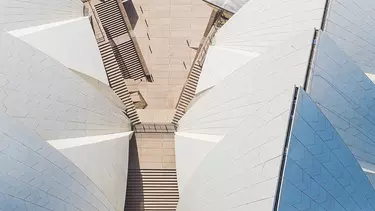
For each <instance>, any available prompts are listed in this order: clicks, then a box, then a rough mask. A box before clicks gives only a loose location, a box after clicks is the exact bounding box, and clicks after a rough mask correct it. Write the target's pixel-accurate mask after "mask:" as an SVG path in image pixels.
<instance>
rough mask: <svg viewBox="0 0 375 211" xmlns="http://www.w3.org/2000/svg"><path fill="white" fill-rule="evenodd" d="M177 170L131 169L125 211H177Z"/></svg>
mask: <svg viewBox="0 0 375 211" xmlns="http://www.w3.org/2000/svg"><path fill="white" fill-rule="evenodd" d="M178 199H179V196H178V186H177V175H176V169H129V171H128V183H127V191H126V201H125V211H147V210H153V211H155V210H160V211H169V210H170V211H172V210H173V211H175V210H176V207H177V203H178Z"/></svg>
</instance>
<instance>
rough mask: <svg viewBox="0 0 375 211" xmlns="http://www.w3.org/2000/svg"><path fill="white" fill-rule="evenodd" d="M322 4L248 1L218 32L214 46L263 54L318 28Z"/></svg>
mask: <svg viewBox="0 0 375 211" xmlns="http://www.w3.org/2000/svg"><path fill="white" fill-rule="evenodd" d="M325 1H326V0H285V1H284V0H273V1H270V0H252V1H248V2H247V3H246V4H245V5H244V6H243V7H242V8H241V9H240V10H239V11H238V12H237V13H236V14H235V15H234V16H233V17H231V18H230V19H229V21H228V22H227V23H226V24H225V25H224V26H223V27H222V28H221V29H220V30H219V31H218V33H217V34H216V36H215V39H214V45H217V46H221V47H227V48H232V49H238V50H245V51H250V52H255V53H259V54H262V53H264V52H265V51H267V49H268V48H269V47H271V46H274V45H277V44H280V43H282V42H284V41H286V40H289V39H291V38H292V37H294V36H296V35H297V34H299V33H302V32H306V31H311V30H313V29H314V28H320V25H321V22H322V17H323V10H324V6H325Z"/></svg>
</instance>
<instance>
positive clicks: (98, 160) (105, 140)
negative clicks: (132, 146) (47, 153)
mask: <svg viewBox="0 0 375 211" xmlns="http://www.w3.org/2000/svg"><path fill="white" fill-rule="evenodd" d="M131 135H132V132H125V133H117V134H109V135H102V136H90V137H84V138H73V139H59V140H51V141H48V143H49V144H51V145H52V146H53V147H55V148H56V149H58V150H59V151H60V152H61V153H62V154H63V155H64V156H66V157H67V158H68V159H69V160H71V161H72V162H73V163H74V164H75V165H76V166H77V167H78V168H80V169H81V170H82V171H83V172H84V173H85V174H86V175H87V176H88V177H89V178H90V179H91V180H92V181H93V182H94V183H95V185H96V186H97V187H98V188H99V189H100V190H101V191H102V192H103V194H104V195H105V196H106V197H107V198H108V200H109V201H110V202H111V204H112V205H113V206H114V207H115V208H116V210H118V211H123V210H124V205H125V195H126V183H127V173H128V154H129V139H130V137H131Z"/></svg>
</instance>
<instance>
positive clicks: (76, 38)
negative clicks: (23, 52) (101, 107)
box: [9, 17, 109, 85]
mask: <svg viewBox="0 0 375 211" xmlns="http://www.w3.org/2000/svg"><path fill="white" fill-rule="evenodd" d="M9 33H10V34H11V35H13V36H15V37H17V38H19V39H20V40H22V41H24V42H26V43H28V44H30V45H31V46H33V47H34V48H36V49H38V50H40V51H42V52H44V53H45V54H47V55H49V56H50V57H52V58H53V59H55V60H56V61H58V62H59V63H61V64H63V65H65V66H66V67H68V68H71V69H74V70H76V71H79V72H81V73H84V74H86V75H89V76H91V77H93V78H95V79H97V80H99V81H101V82H103V83H105V84H107V85H109V83H108V78H107V74H106V72H105V69H104V65H103V61H102V57H101V55H100V52H99V48H98V45H97V43H96V39H95V35H94V33H93V30H92V27H91V24H90V19H89V17H81V18H77V19H70V20H65V21H61V22H55V23H50V24H46V25H39V26H34V27H29V28H24V29H19V30H13V31H9Z"/></svg>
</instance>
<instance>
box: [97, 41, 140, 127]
mask: <svg viewBox="0 0 375 211" xmlns="http://www.w3.org/2000/svg"><path fill="white" fill-rule="evenodd" d="M99 51H100V54H101V56H102V59H103V63H104V68H105V71H106V73H107V77H108V81H109V85H110V86H111V88H112V89H113V91H114V92H115V93H116V94H117V96H118V97H119V98H120V99H121V101H122V102H123V103H124V105H125V107H126V111H125V113H126V115H127V116H128V117H129V119H130V120H131V122H132V124H133V125H137V124H140V123H141V122H140V120H139V117H138V114H137V110H136V109H135V107H134V104H133V102H132V100H131V98H130V93H129V91H128V88H127V87H126V84H125V80H124V76H123V74H122V71H121V69H120V68H119V65H118V63H117V61H116V59H115V55H114V54H113V50H112V47H111V45H110V44H109V42H102V43H101V44H99Z"/></svg>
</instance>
